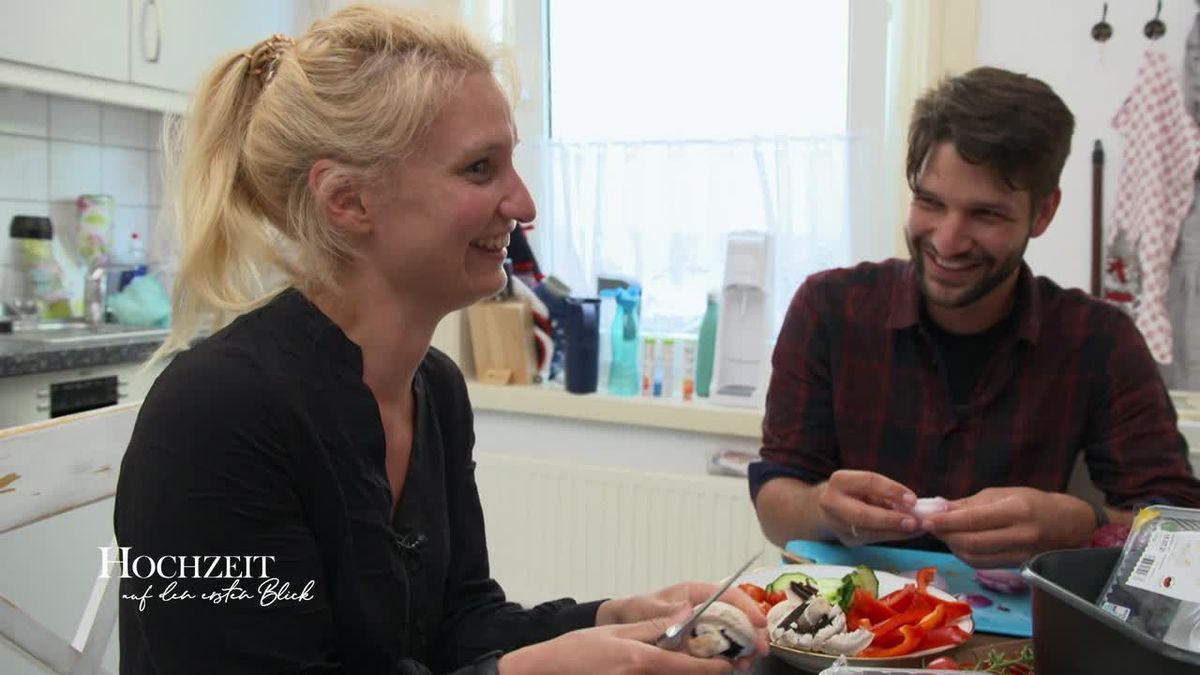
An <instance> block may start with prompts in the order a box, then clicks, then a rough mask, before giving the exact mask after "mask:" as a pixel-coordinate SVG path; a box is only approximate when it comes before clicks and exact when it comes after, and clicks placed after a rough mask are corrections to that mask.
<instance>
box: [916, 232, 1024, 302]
mask: <svg viewBox="0 0 1200 675" xmlns="http://www.w3.org/2000/svg"><path fill="white" fill-rule="evenodd" d="M905 241H906V242H907V243H908V252H909V255H910V256H911V257H912V260H913V263H914V264H915V265H916V267H917V283H918V284H919V285H920V287H921V295H922V296H924V298H925V300H926V301H927V302H929V303H930V304H932V305H937V306H938V307H944V308H946V309H961V308H963V307H967V306H968V305H971V304H974V303H975V302H977V301H978V300H979V299H980V298H982V297H984V296H985V295H987V294H988V293H991V292H992V291H994V290H995V289H996V287H997V286H999V285H1000V284H1002V283H1004V280H1005V279H1007V278H1008V277H1009V276H1010V275H1011V274H1012V273H1013V271H1015V270H1016V269H1017V268H1018V267H1020V266H1021V260H1022V259H1023V258H1024V256H1025V247H1026V246H1028V245H1029V237H1026V238H1025V241H1023V242H1021V248H1020V250H1018V251H1015V252H1014V253H1013V254H1012V255H1010V256H1008V257H1007V258H1005V259H1004V261H1003V262H1002V263H1001V264H999V265H997V264H996V258H994V257H992V256H990V255H988V254H986V253H984V254H980V255H979V257H976V258H972V259H971V262H972V263H976V264H981V265H982V266H983V267H984V269H989V270H993V271H992V272H990V273H988V274H986V275H984V277H983V278H982V279H980V280H979V281H977V282H975V284H974V285H972V286H969V287H967V288H966V289H965V290H964V291H961V292H960V294H959V295H958V296H957V297H954V298H952V299H950V300H943V299H942V298H940V297H937V296H935V295H934V294H932V293H930V292H929V283H928V282H927V281H926V280H925V251H924V249H923V247H922V244H921V242H919V241H913V239H912V238H911V237H905Z"/></svg>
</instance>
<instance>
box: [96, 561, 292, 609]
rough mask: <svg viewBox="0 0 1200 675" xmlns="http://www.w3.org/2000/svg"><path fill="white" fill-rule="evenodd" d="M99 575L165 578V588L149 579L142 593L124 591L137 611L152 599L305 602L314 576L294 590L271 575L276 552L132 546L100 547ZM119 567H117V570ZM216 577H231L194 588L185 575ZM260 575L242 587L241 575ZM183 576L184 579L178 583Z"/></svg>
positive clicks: (189, 577) (215, 602)
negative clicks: (154, 552) (175, 551)
mask: <svg viewBox="0 0 1200 675" xmlns="http://www.w3.org/2000/svg"><path fill="white" fill-rule="evenodd" d="M98 548H99V549H100V576H101V577H102V578H104V579H108V578H110V576H113V575H116V576H119V577H120V578H122V579H140V580H148V579H159V580H163V581H166V582H167V583H166V584H165V585H164V586H163V588H162V590H161V591H158V590H156V589H155V585H154V584H152V583H148V584H146V585H145V588H144V589H142V591H141V593H132V594H126V593H122V594H121V599H122V600H136V601H137V602H138V611H139V612H140V611H142V610H144V609H145V608H146V603H147V602H149V601H150V600H159V601H161V602H176V601H180V600H201V601H205V602H210V603H212V604H214V605H219V604H228V603H230V602H237V601H246V600H256V601H258V604H259V605H261V606H263V607H268V606H270V605H272V604H274V603H276V602H279V601H283V602H304V601H308V600H312V599H313V595H312V589H313V586H315V585H316V581H315V580H311V579H310V580H308V581H307V582H306V583H305V584H304V587H303V588H302V589H300V590H299V591H294V590H292V589H291V584H289V583H288V582H287V581H280V580H279V579H278V578H276V577H274V576H272V575H271V573H270V572H269V571H268V567H269V565H270V564H271V563H274V562H275V556H273V555H163V556H148V555H134V554H133V551H132V549H131V547H129V546H120V547H114V546H100V547H98ZM114 568H115V569H114ZM194 579H217V580H222V581H228V582H229V584H228V585H227V586H224V587H223V588H218V589H215V590H209V591H205V592H203V593H193V592H192V591H190V590H187V588H186V585H187V584H186V581H187V580H194ZM248 579H253V580H258V585H257V586H256V587H255V588H254V589H253V590H250V589H246V588H243V587H242V585H241V584H242V581H243V580H248ZM181 581H183V582H185V583H182V584H181V583H180V582H181Z"/></svg>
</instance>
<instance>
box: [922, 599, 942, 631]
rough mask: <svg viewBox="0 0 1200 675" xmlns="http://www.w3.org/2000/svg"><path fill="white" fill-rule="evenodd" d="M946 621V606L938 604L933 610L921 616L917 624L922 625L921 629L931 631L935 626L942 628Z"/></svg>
mask: <svg viewBox="0 0 1200 675" xmlns="http://www.w3.org/2000/svg"><path fill="white" fill-rule="evenodd" d="M945 623H946V606H945V605H938V606H937V607H934V608H933V611H931V612H929V613H928V614H926V615H925V616H923V617H921V620H920V621H918V622H917V625H918V626H920V627H921V630H923V631H931V630H933V629H934V628H941V627H942V626H943V625H944V624H945Z"/></svg>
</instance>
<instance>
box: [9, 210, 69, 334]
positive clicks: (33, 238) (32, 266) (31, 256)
mask: <svg viewBox="0 0 1200 675" xmlns="http://www.w3.org/2000/svg"><path fill="white" fill-rule="evenodd" d="M8 234H9V237H11V238H12V240H13V243H14V244H15V245H16V248H17V258H18V260H19V261H20V263H21V267H22V268H23V269H24V270H25V275H26V278H27V279H28V288H29V293H30V297H31V298H33V299H36V300H37V301H38V304H39V305H40V307H39V311H40V313H41V315H42V317H43V318H49V319H65V318H68V317H70V316H71V302H70V294H69V292H68V290H67V288H66V285H65V283H64V275H63V267H62V261H61V260H60V259H58V257H57V256H55V247H54V227H53V226H52V225H51V224H50V219H49V218H46V217H44V216H13V219H12V223H11V224H10V225H9V231H8Z"/></svg>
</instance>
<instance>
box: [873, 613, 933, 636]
mask: <svg viewBox="0 0 1200 675" xmlns="http://www.w3.org/2000/svg"><path fill="white" fill-rule="evenodd" d="M925 614H926V612H924V611H922V610H921V609H919V608H918V609H910V610H908V611H907V612H901V613H900V614H897V615H895V616H893V617H891V618H889V619H886V620H885V621H883V622H882V623H877V624H875V625H873V626H871V632H872V633H874V634H875V638H876V639H878V638H880V637H882V636H884V635H887V634H888V633H891V632H892V631H894V630H896V629H897V628H902V627H904V626H910V625H915V624H916V623H917V622H918V621H920V620H921V619H922V618H923V617H924V616H925ZM871 644H875V642H874V641H872V642H871Z"/></svg>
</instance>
